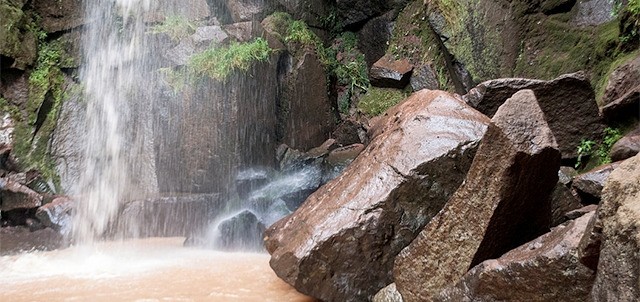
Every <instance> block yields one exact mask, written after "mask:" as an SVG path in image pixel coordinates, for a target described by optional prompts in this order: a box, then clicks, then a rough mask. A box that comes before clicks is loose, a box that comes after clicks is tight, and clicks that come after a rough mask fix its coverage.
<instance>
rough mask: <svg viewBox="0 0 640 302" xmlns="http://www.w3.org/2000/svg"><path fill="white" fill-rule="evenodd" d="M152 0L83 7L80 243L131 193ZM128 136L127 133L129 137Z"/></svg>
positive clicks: (77, 216)
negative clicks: (136, 109)
mask: <svg viewBox="0 0 640 302" xmlns="http://www.w3.org/2000/svg"><path fill="white" fill-rule="evenodd" d="M151 2H152V1H151V0H106V1H92V0H89V1H85V17H86V18H87V19H88V20H90V22H89V24H88V26H87V27H88V28H87V30H86V31H85V33H84V37H83V41H82V42H83V44H82V45H83V54H84V59H85V62H84V64H83V65H82V70H81V73H80V74H81V80H82V83H83V84H84V96H85V99H86V106H87V108H86V138H85V142H86V145H85V151H84V158H83V160H84V164H83V171H82V173H81V175H80V180H79V182H78V184H77V186H76V187H75V190H74V191H75V192H74V195H76V196H78V197H79V198H78V204H77V207H76V214H75V219H74V226H73V230H74V231H73V235H74V236H73V237H74V239H75V241H76V242H81V243H91V242H93V241H94V240H95V239H96V238H97V237H98V236H100V235H102V234H103V233H104V232H105V230H106V228H107V226H108V224H109V222H110V221H111V220H112V219H113V218H114V216H115V215H116V213H117V211H118V208H119V202H121V201H122V200H123V197H125V196H126V195H128V194H129V193H131V192H127V191H128V190H129V188H130V187H131V186H129V184H130V182H131V177H130V175H131V173H132V172H133V171H132V169H131V168H130V166H131V163H132V162H134V161H135V160H134V159H133V158H132V157H133V156H135V155H136V153H137V152H136V150H138V149H140V146H137V145H136V144H139V141H137V140H135V139H134V140H131V137H130V136H129V135H127V133H129V132H130V131H131V129H132V128H134V126H135V125H134V124H132V119H131V113H132V110H131V107H132V106H133V105H132V104H134V103H135V102H136V101H137V99H136V98H139V96H140V87H139V86H140V85H137V83H143V81H142V80H141V79H144V74H143V73H144V72H145V70H146V69H145V66H146V65H147V62H146V59H145V58H146V49H147V48H146V44H147V42H146V37H145V24H144V21H143V17H144V15H145V13H146V12H148V11H149V10H150V8H151V5H152V3H151ZM128 131H129V132H128Z"/></svg>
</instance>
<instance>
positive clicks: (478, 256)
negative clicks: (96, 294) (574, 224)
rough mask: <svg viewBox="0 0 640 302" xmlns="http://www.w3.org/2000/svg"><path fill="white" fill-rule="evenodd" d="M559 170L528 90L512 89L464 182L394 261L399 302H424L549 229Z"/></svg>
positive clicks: (551, 142) (549, 137)
mask: <svg viewBox="0 0 640 302" xmlns="http://www.w3.org/2000/svg"><path fill="white" fill-rule="evenodd" d="M559 166H560V153H559V151H558V149H557V144H556V141H555V138H554V136H553V134H552V132H551V130H550V129H549V126H548V125H547V122H546V120H545V118H544V114H543V112H542V110H541V109H540V106H539V105H538V102H537V100H536V97H535V95H534V93H533V91H531V90H523V91H519V92H517V93H516V94H514V95H513V96H512V97H511V98H510V99H508V100H507V101H506V102H505V103H504V105H502V106H501V107H500V109H498V111H497V112H496V114H495V116H494V117H493V119H492V124H491V125H490V126H489V130H488V131H487V133H486V134H485V136H484V138H483V139H482V143H481V145H480V147H479V149H478V152H477V154H476V157H475V159H474V160H473V163H472V165H471V168H470V170H469V173H468V175H467V178H466V180H465V183H464V184H463V185H462V186H461V187H460V188H459V189H458V190H457V191H456V192H455V193H454V194H453V196H452V197H451V199H450V200H449V201H448V202H447V204H446V205H445V207H444V208H443V209H442V211H440V213H438V215H436V216H435V217H434V218H433V219H432V220H431V222H429V224H428V225H427V226H426V227H425V229H424V230H423V231H422V232H421V233H420V234H419V235H418V237H417V238H416V239H415V240H414V241H413V242H412V243H411V244H410V245H409V246H408V247H407V248H405V249H404V250H402V252H401V253H400V254H399V255H398V257H397V258H396V261H395V267H394V277H395V283H396V287H397V288H398V291H399V292H400V293H401V294H402V297H403V299H404V301H408V302H412V301H430V300H432V299H433V296H434V295H436V294H438V293H439V292H440V291H441V290H442V289H443V288H444V287H445V286H447V285H449V284H452V283H454V282H456V281H457V280H458V279H459V278H460V277H462V276H463V275H464V274H465V273H466V272H467V270H469V269H470V268H471V267H473V266H475V265H476V264H478V263H480V262H482V261H484V260H487V259H492V258H497V257H499V256H500V255H502V254H503V253H505V252H507V251H509V250H510V249H512V248H514V247H516V246H518V245H520V244H522V243H524V242H526V241H528V240H531V239H534V238H536V237H537V236H539V235H541V234H543V233H545V232H546V231H548V228H549V224H550V217H551V211H550V204H549V202H548V200H549V196H550V194H551V192H552V190H553V188H554V186H555V184H556V181H557V180H558V176H557V172H558V169H559ZM416 280H420V281H418V282H416Z"/></svg>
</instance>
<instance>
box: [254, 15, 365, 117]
mask: <svg viewBox="0 0 640 302" xmlns="http://www.w3.org/2000/svg"><path fill="white" fill-rule="evenodd" d="M264 26H265V28H266V29H267V30H268V31H269V32H271V33H272V34H273V35H274V36H276V37H277V38H278V39H280V40H281V41H282V42H284V43H285V44H286V45H287V49H288V50H289V52H291V53H292V54H293V55H294V56H296V57H297V56H300V55H301V54H302V53H304V51H306V50H312V51H314V52H315V53H316V55H317V57H318V59H319V60H320V62H321V63H322V64H323V65H324V66H325V71H326V73H327V76H328V77H335V79H336V82H337V84H338V86H341V87H344V88H345V90H344V91H342V93H340V97H339V99H338V109H339V111H340V112H341V113H344V114H346V113H347V112H348V111H349V108H351V106H352V105H353V104H354V103H355V102H354V101H353V98H356V97H357V95H359V94H362V93H364V92H366V91H367V89H368V88H369V76H368V69H367V63H366V61H365V58H364V54H362V52H360V50H358V48H357V44H358V41H357V38H356V35H355V34H354V33H352V32H343V33H341V34H339V35H338V36H336V37H335V39H333V41H332V43H331V45H330V46H328V47H327V46H325V45H324V44H323V43H322V40H321V39H320V38H319V37H318V36H317V35H316V34H315V33H314V32H313V31H311V30H310V29H309V27H308V26H307V24H306V23H304V21H302V20H294V19H293V18H292V17H291V16H290V15H289V14H287V13H283V12H276V13H274V14H272V15H271V16H269V17H268V18H267V19H265V22H264ZM327 82H330V81H327Z"/></svg>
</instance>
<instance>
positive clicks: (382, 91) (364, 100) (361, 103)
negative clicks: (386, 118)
mask: <svg viewBox="0 0 640 302" xmlns="http://www.w3.org/2000/svg"><path fill="white" fill-rule="evenodd" d="M406 97H407V95H406V94H405V93H404V92H403V91H401V90H398V89H393V88H378V87H370V88H369V90H367V93H366V94H364V95H363V96H362V97H361V98H360V100H358V108H359V109H360V110H361V111H362V112H363V113H364V114H366V115H367V116H369V117H373V116H377V115H380V114H381V113H383V112H385V111H386V110H387V109H389V108H391V107H393V106H395V105H396V104H398V103H400V101H402V100H404V99H405V98H406Z"/></svg>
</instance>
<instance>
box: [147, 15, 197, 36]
mask: <svg viewBox="0 0 640 302" xmlns="http://www.w3.org/2000/svg"><path fill="white" fill-rule="evenodd" d="M196 28H197V27H196V25H195V24H194V23H192V22H191V21H189V19H187V18H185V17H184V16H179V15H173V16H167V17H166V18H165V19H164V21H163V22H162V23H160V24H157V25H155V26H153V27H152V28H151V33H154V34H159V33H164V34H167V35H168V36H169V37H170V38H171V40H174V41H179V40H180V39H182V38H185V37H188V36H189V35H192V34H193V33H195V32H196Z"/></svg>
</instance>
